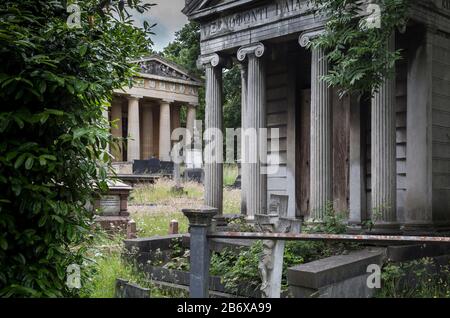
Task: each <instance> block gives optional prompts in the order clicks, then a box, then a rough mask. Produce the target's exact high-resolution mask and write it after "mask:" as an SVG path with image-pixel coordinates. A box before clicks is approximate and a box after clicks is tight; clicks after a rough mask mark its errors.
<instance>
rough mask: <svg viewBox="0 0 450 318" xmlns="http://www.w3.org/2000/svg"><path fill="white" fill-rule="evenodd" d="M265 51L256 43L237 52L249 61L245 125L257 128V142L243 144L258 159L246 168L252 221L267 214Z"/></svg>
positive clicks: (248, 203)
mask: <svg viewBox="0 0 450 318" xmlns="http://www.w3.org/2000/svg"><path fill="white" fill-rule="evenodd" d="M264 51H265V47H264V45H263V44H262V43H254V44H250V45H246V46H243V47H241V48H240V49H239V50H238V53H237V59H238V60H239V61H240V62H243V61H244V60H245V59H247V61H248V81H247V102H246V108H247V109H246V111H245V114H244V118H245V125H246V127H248V128H254V129H255V130H256V132H257V140H256V141H253V142H250V143H245V142H244V149H245V150H246V151H248V153H249V154H252V156H253V158H251V159H256V160H251V162H250V163H248V165H247V173H248V177H247V178H248V183H247V184H246V187H247V188H248V191H247V193H246V200H247V215H248V216H249V217H250V218H251V217H254V215H255V214H266V213H267V175H266V174H265V172H264V171H263V169H264V166H263V164H265V163H266V162H267V160H265V157H266V156H267V134H265V133H262V130H261V129H266V128H267V115H266V77H265V65H264V62H265V61H264V59H263V58H262V56H263V55H264ZM243 135H245V134H243ZM244 157H246V156H244ZM245 159H247V158H245ZM245 165H246V164H244V166H245ZM244 170H245V168H244ZM244 182H245V181H244Z"/></svg>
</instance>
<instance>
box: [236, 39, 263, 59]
mask: <svg viewBox="0 0 450 318" xmlns="http://www.w3.org/2000/svg"><path fill="white" fill-rule="evenodd" d="M265 50H266V47H265V46H264V44H262V43H261V42H257V43H252V44H248V45H244V46H242V47H241V48H240V49H239V50H238V52H237V59H238V61H239V62H243V61H244V60H245V58H246V57H247V55H249V54H253V55H255V56H256V57H262V56H263V55H264V52H265Z"/></svg>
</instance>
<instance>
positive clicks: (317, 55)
mask: <svg viewBox="0 0 450 318" xmlns="http://www.w3.org/2000/svg"><path fill="white" fill-rule="evenodd" d="M320 32H321V31H316V32H309V33H304V34H302V35H301V36H300V40H299V42H300V45H301V46H303V47H306V46H307V45H308V43H309V42H310V39H311V38H313V37H315V36H318V35H319V34H320ZM327 73H328V62H327V60H326V57H325V52H324V50H323V49H321V48H314V47H313V48H312V60H311V158H310V163H311V179H310V191H311V194H310V202H311V204H310V206H311V213H310V217H311V220H312V221H316V222H321V221H322V220H323V217H324V212H325V209H326V207H327V204H328V203H329V202H332V200H333V197H332V171H331V169H332V145H331V143H332V136H331V132H332V117H331V116H332V112H331V96H330V88H329V87H328V85H327V83H326V82H325V81H324V80H323V79H322V77H323V76H324V75H326V74H327Z"/></svg>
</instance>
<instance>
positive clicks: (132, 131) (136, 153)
mask: <svg viewBox="0 0 450 318" xmlns="http://www.w3.org/2000/svg"><path fill="white" fill-rule="evenodd" d="M140 98H141V97H137V96H130V97H128V147H127V161H133V160H139V159H140V156H141V150H140V145H141V141H140V128H139V124H140V122H139V99H140Z"/></svg>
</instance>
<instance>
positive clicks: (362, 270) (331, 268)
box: [288, 248, 386, 289]
mask: <svg viewBox="0 0 450 318" xmlns="http://www.w3.org/2000/svg"><path fill="white" fill-rule="evenodd" d="M385 253H386V249H385V248H370V249H364V250H361V251H357V252H352V253H349V254H347V255H337V256H331V257H327V258H324V259H320V260H317V261H314V262H310V263H307V264H302V265H298V266H295V267H291V268H289V269H288V281H289V285H290V286H300V287H302V288H309V289H320V288H322V287H324V286H328V285H331V284H335V283H338V282H342V281H344V280H346V279H350V278H353V277H357V276H361V275H364V274H366V273H367V266H369V265H370V264H378V265H380V266H381V265H382V264H383V260H384V259H385Z"/></svg>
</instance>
